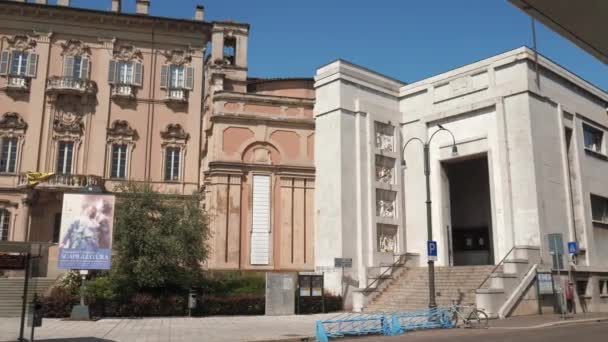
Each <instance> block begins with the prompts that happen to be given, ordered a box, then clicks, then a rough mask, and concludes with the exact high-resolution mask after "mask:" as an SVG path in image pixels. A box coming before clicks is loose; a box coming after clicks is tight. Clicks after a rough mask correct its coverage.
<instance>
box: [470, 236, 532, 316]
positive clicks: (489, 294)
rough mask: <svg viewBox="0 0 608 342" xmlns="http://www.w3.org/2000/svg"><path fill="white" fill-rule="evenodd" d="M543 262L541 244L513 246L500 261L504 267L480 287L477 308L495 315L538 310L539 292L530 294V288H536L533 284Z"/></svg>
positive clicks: (491, 275)
mask: <svg viewBox="0 0 608 342" xmlns="http://www.w3.org/2000/svg"><path fill="white" fill-rule="evenodd" d="M540 262H541V260H540V248H539V247H537V246H515V247H513V248H512V249H511V251H509V253H507V255H506V256H505V258H504V259H503V260H502V261H501V262H500V264H499V265H500V266H501V267H500V268H499V269H497V270H495V271H494V272H493V273H492V274H490V275H489V277H488V279H487V280H486V282H485V283H484V284H483V286H482V287H481V288H479V289H477V290H476V293H475V296H476V303H477V308H478V309H480V310H483V311H484V312H485V313H486V314H488V316H489V317H491V318H506V317H508V316H510V315H511V314H512V313H513V312H515V311H516V310H517V313H518V314H534V313H536V312H537V310H538V306H537V301H536V298H535V293H533V294H532V296H530V292H531V291H532V292H534V291H533V290H534V289H531V285H532V282H533V281H534V279H536V268H537V266H538V265H539V263H540ZM526 295H528V296H527V297H526V298H524V296H526Z"/></svg>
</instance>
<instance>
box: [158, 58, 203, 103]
mask: <svg viewBox="0 0 608 342" xmlns="http://www.w3.org/2000/svg"><path fill="white" fill-rule="evenodd" d="M194 53H195V51H194V50H193V49H191V48H190V49H185V50H180V49H173V50H167V51H164V52H162V55H163V56H165V58H166V61H165V64H163V65H161V72H160V88H161V89H163V90H165V92H166V95H165V98H166V100H167V101H178V102H187V101H188V92H190V91H192V90H193V89H194V77H195V72H194V67H193V66H192V56H193V55H194ZM172 66H177V67H183V68H184V69H183V72H184V75H183V77H184V82H183V85H182V86H181V87H173V86H172V85H171V67H172Z"/></svg>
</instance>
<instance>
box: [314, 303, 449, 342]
mask: <svg viewBox="0 0 608 342" xmlns="http://www.w3.org/2000/svg"><path fill="white" fill-rule="evenodd" d="M452 327H453V323H452V319H451V312H450V311H449V308H447V307H437V308H424V309H416V310H407V311H389V312H366V313H350V312H349V313H343V314H340V315H337V316H335V317H332V318H331V319H328V320H321V321H317V322H316V337H317V341H319V342H328V341H329V339H330V338H337V337H344V336H361V335H387V336H392V335H401V334H403V333H405V332H407V331H411V330H419V329H435V328H452Z"/></svg>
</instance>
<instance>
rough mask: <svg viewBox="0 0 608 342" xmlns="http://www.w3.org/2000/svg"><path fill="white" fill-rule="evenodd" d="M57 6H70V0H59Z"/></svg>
mask: <svg viewBox="0 0 608 342" xmlns="http://www.w3.org/2000/svg"><path fill="white" fill-rule="evenodd" d="M57 6H65V7H68V6H70V0H57Z"/></svg>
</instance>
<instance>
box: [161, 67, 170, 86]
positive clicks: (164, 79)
mask: <svg viewBox="0 0 608 342" xmlns="http://www.w3.org/2000/svg"><path fill="white" fill-rule="evenodd" d="M168 83H169V66H168V65H166V64H165V65H162V66H161V67H160V88H161V89H165V88H169V84H168Z"/></svg>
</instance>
